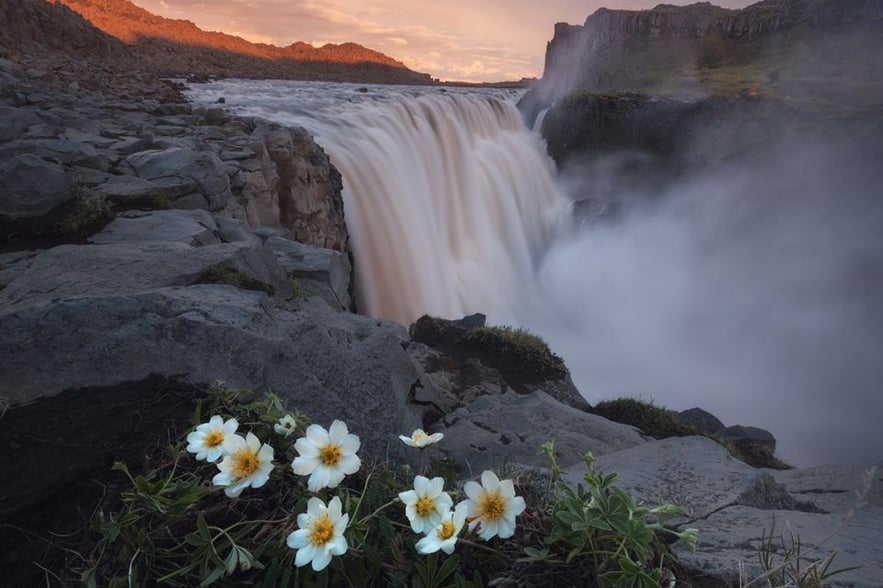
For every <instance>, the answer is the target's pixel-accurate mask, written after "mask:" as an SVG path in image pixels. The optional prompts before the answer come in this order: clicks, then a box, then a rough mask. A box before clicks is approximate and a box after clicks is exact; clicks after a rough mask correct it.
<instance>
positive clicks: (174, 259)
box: [0, 242, 250, 306]
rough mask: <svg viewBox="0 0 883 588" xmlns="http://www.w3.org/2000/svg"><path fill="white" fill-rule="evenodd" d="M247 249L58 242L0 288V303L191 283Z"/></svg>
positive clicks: (18, 303) (235, 246) (242, 245)
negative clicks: (15, 277) (60, 243)
mask: <svg viewBox="0 0 883 588" xmlns="http://www.w3.org/2000/svg"><path fill="white" fill-rule="evenodd" d="M248 249H250V247H249V245H248V244H247V243H230V244H221V245H213V246H210V247H191V246H189V245H187V244H184V243H174V242H159V243H154V242H147V243H127V244H117V245H60V246H58V247H54V248H52V249H49V250H47V251H45V252H43V253H41V254H40V255H38V256H37V257H36V258H34V260H33V261H32V263H31V265H30V267H29V268H28V269H27V270H26V271H25V272H23V273H22V274H21V275H20V276H19V277H18V279H16V280H15V281H13V282H12V283H11V284H9V285H8V286H7V287H6V288H5V289H4V290H2V291H0V304H3V305H10V306H11V305H16V306H21V305H27V304H34V303H36V302H40V301H45V300H58V299H64V298H71V297H75V296H93V295H105V294H120V293H128V292H139V291H145V290H152V289H156V288H161V287H168V286H187V285H190V284H193V283H195V282H196V281H197V280H198V279H199V277H200V276H202V275H203V274H204V273H205V272H206V271H207V270H208V269H209V268H211V267H213V266H216V265H218V264H220V263H225V262H229V261H231V260H232V259H234V258H236V257H237V256H239V255H245V254H246V252H247V250H248Z"/></svg>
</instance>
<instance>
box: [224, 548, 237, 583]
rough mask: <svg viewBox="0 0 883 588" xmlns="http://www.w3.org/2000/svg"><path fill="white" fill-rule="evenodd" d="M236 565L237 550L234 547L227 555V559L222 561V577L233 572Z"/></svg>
mask: <svg viewBox="0 0 883 588" xmlns="http://www.w3.org/2000/svg"><path fill="white" fill-rule="evenodd" d="M237 565H239V550H238V549H237V548H236V546H235V545H234V546H233V548H232V549H231V550H230V553H229V554H228V555H227V559H226V560H224V575H225V576H229V575H230V574H232V573H233V572H235V571H236V566H237Z"/></svg>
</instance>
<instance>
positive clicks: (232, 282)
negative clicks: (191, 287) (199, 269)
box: [196, 263, 275, 296]
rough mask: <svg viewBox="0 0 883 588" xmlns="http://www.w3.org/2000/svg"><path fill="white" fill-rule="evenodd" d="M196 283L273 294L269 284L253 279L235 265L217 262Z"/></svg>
mask: <svg viewBox="0 0 883 588" xmlns="http://www.w3.org/2000/svg"><path fill="white" fill-rule="evenodd" d="M196 283H197V284H226V285H228V286H233V287H234V288H240V289H242V290H256V291H258V292H266V293H267V294H269V295H271V296H272V295H273V293H274V290H275V289H274V288H273V286H272V285H271V284H266V283H264V282H261V281H258V280H255V279H253V278H251V277H249V276H247V275H246V274H244V273H243V272H242V271H240V270H238V269H236V268H235V267H233V266H231V265H228V264H225V263H219V264H216V265H213V266H211V267H210V268H209V269H207V270H206V271H205V273H203V274H202V275H201V276H200V277H199V279H198V280H197V281H196Z"/></svg>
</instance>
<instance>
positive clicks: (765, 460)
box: [714, 425, 776, 467]
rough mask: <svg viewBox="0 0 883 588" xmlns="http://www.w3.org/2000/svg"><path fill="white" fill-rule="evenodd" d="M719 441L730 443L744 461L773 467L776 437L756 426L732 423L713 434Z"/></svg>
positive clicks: (759, 465)
mask: <svg viewBox="0 0 883 588" xmlns="http://www.w3.org/2000/svg"><path fill="white" fill-rule="evenodd" d="M714 436H715V438H717V439H720V440H721V441H724V442H728V443H732V444H733V445H734V446H735V447H736V448H737V449H738V450H739V451H740V453H741V454H742V455H743V456H744V457H745V461H746V462H747V463H750V464H751V465H755V466H758V467H773V465H774V463H775V460H774V457H773V456H774V455H775V453H776V438H775V437H773V435H772V433H770V432H769V431H766V430H764V429H759V428H757V427H743V426H742V425H733V426H732V427H726V428H725V429H722V430H720V431H717V432H716V433H715V434H714Z"/></svg>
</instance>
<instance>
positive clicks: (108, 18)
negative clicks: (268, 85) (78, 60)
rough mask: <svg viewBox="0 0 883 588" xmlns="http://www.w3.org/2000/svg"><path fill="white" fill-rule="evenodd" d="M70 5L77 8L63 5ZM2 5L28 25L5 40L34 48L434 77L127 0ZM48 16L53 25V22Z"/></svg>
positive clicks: (304, 74) (364, 54)
mask: <svg viewBox="0 0 883 588" xmlns="http://www.w3.org/2000/svg"><path fill="white" fill-rule="evenodd" d="M62 5H63V6H65V7H67V8H69V9H70V10H64V11H62V10H61V8H63V6H62ZM0 10H2V11H3V13H4V16H6V17H7V18H4V21H5V22H16V23H17V24H18V25H20V26H17V27H16V30H15V31H4V32H0V41H2V42H3V43H4V44H5V45H7V46H10V47H11V48H19V49H20V50H21V51H24V52H28V51H39V50H44V51H45V50H50V49H51V50H55V51H65V50H67V49H68V48H70V47H75V48H77V49H79V51H78V54H82V55H83V56H88V57H103V58H109V59H110V61H117V62H119V64H124V63H125V62H127V61H128V60H129V59H134V61H135V62H137V64H138V67H139V69H142V70H147V71H149V72H151V73H154V74H157V75H160V76H188V75H196V76H219V77H243V78H279V79H303V80H326V81H350V82H361V83H371V82H377V83H404V84H427V83H431V78H430V77H429V75H428V74H421V73H418V72H414V71H412V70H410V69H408V68H407V67H406V66H405V65H404V64H403V63H401V62H400V61H396V60H395V59H392V58H391V57H388V56H386V55H384V54H382V53H379V52H377V51H373V50H371V49H368V48H366V47H363V46H361V45H358V44H355V43H343V44H340V45H331V44H329V45H325V46H323V47H319V48H316V47H313V46H312V45H309V44H307V43H301V42H297V43H293V44H292V45H289V46H288V47H275V46H272V45H266V44H257V43H251V42H249V41H246V40H244V39H241V38H239V37H235V36H232V35H227V34H224V33H218V32H206V31H203V30H201V29H200V28H198V27H197V26H196V25H195V24H193V23H192V22H190V21H186V20H173V19H167V18H163V17H160V16H156V15H154V14H151V13H149V12H147V11H146V10H143V9H141V8H139V7H137V6H135V5H134V4H132V3H131V2H128V1H126V0H59V2H42V0H30V1H24V0H22V1H18V2H16V1H7V0H4V1H3V2H2V3H0ZM70 11H73V12H74V13H77V14H78V15H80V16H82V18H83V19H85V21H86V22H87V23H91V24H92V25H94V27H96V28H97V29H100V30H101V31H103V32H104V33H106V34H107V36H109V38H107V39H105V40H104V41H102V42H100V43H99V42H93V41H92V39H94V38H95V37H96V34H95V32H92V31H86V30H85V28H84V26H83V25H82V23H80V24H77V25H76V28H71V27H72V26H73V25H72V23H74V22H75V21H77V20H79V19H74V18H72V14H71V13H70ZM45 23H52V24H53V26H52V27H51V28H49V29H47V27H46V26H45ZM35 41H36V42H35ZM111 48H112V49H111ZM111 53H112V54H113V55H111ZM129 56H131V57H129Z"/></svg>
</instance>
